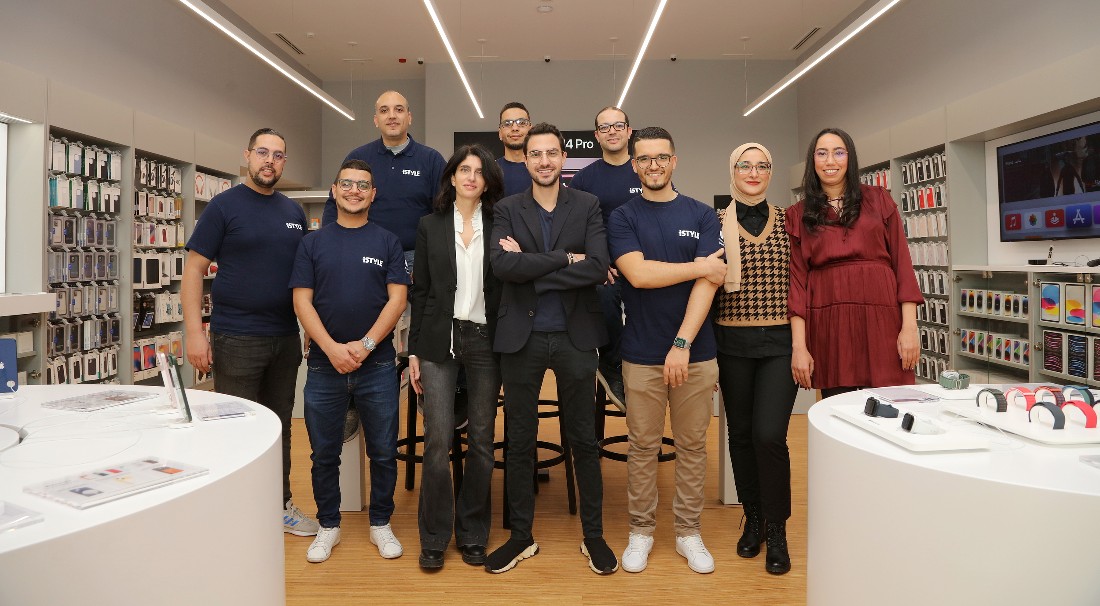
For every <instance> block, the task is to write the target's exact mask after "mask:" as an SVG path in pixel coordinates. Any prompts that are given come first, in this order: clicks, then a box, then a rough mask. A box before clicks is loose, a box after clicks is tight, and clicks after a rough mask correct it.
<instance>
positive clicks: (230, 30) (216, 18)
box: [179, 0, 355, 120]
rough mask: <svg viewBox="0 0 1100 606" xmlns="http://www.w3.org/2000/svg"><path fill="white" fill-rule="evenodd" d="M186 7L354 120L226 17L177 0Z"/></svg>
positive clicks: (197, 3)
mask: <svg viewBox="0 0 1100 606" xmlns="http://www.w3.org/2000/svg"><path fill="white" fill-rule="evenodd" d="M179 1H180V3H182V4H183V5H184V6H186V7H187V8H189V9H191V10H193V11H195V13H196V14H198V15H199V16H200V17H202V18H203V19H205V20H206V21H207V22H208V23H210V25H213V26H214V27H216V28H217V29H219V30H221V32H222V33H223V34H225V35H226V36H229V37H230V38H232V39H233V40H234V41H235V42H237V44H240V45H241V46H243V47H245V48H246V49H248V51H249V52H251V53H252V54H253V55H256V56H257V57H259V58H260V60H261V61H263V62H264V63H267V64H268V65H270V66H271V67H272V68H274V69H275V71H277V72H279V73H280V74H282V75H284V76H286V77H287V78H288V79H289V80H290V81H291V82H293V83H295V84H297V85H298V86H300V87H302V88H303V89H305V90H306V92H308V93H309V94H311V95H313V96H314V97H317V98H318V99H320V100H321V101H322V102H323V103H324V104H325V105H328V106H329V107H331V108H332V109H334V110H336V111H337V112H339V113H340V114H342V115H343V116H344V117H345V118H347V119H348V120H354V119H355V114H354V113H352V111H351V110H350V109H348V108H346V107H344V106H343V105H342V104H341V103H340V102H339V101H337V100H336V99H335V98H334V97H333V96H332V95H329V94H328V93H326V92H325V91H323V90H321V88H320V87H319V86H317V85H316V84H314V83H312V82H310V81H309V80H307V79H306V78H305V77H304V76H302V75H301V74H299V73H298V71H297V70H295V69H294V68H292V67H290V66H289V65H287V64H286V63H284V62H283V61H282V60H281V59H279V58H278V57H276V56H275V55H274V54H272V53H271V51H269V50H267V49H266V48H264V47H263V46H262V45H260V44H259V43H258V42H256V41H255V40H253V39H252V37H251V36H249V35H248V34H246V33H244V31H242V30H241V29H240V28H238V27H237V26H235V25H233V24H232V23H231V22H229V20H228V19H226V18H225V17H223V16H222V15H221V14H219V13H218V12H217V11H215V10H214V9H212V8H210V7H209V6H207V5H206V4H204V3H202V2H200V1H199V0H179Z"/></svg>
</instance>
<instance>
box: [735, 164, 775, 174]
mask: <svg viewBox="0 0 1100 606" xmlns="http://www.w3.org/2000/svg"><path fill="white" fill-rule="evenodd" d="M733 167H734V168H736V169H737V174H739V175H747V174H749V173H751V172H752V171H753V170H755V171H756V173H757V174H760V175H767V174H770V173H771V172H772V165H771V163H770V162H760V163H758V164H752V163H750V162H738V163H737V164H734V165H733Z"/></svg>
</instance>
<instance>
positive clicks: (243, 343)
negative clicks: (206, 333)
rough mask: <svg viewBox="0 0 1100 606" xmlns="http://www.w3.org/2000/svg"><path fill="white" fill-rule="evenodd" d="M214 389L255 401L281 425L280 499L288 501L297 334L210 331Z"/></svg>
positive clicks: (298, 352) (299, 355)
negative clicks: (273, 415) (274, 416)
mask: <svg viewBox="0 0 1100 606" xmlns="http://www.w3.org/2000/svg"><path fill="white" fill-rule="evenodd" d="M210 346H211V348H212V349H213V352H214V391H216V392H218V393H224V394H226V395H230V396H237V397H238V398H244V399H246V400H251V401H253V402H258V403H260V404H262V405H264V406H266V407H267V408H269V409H270V410H271V411H272V412H274V413H275V414H276V415H277V416H278V417H279V422H280V423H281V424H282V426H283V502H284V503H285V502H287V501H289V500H290V496H291V495H290V415H291V413H292V412H294V392H295V390H296V389H297V386H298V366H300V365H301V363H302V341H301V339H300V338H299V337H298V335H287V336H283V337H262V336H239V335H225V334H219V333H212V334H211V335H210Z"/></svg>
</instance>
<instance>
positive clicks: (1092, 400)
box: [1062, 385, 1096, 406]
mask: <svg viewBox="0 0 1100 606" xmlns="http://www.w3.org/2000/svg"><path fill="white" fill-rule="evenodd" d="M1070 392H1073V393H1074V394H1075V395H1077V396H1079V397H1078V398H1077V399H1078V400H1084V402H1085V404H1088V405H1089V406H1096V397H1095V396H1093V395H1092V390H1091V389H1089V388H1088V387H1085V386H1084V385H1066V386H1065V387H1063V388H1062V393H1063V394H1064V395H1065V396H1066V398H1069V397H1070Z"/></svg>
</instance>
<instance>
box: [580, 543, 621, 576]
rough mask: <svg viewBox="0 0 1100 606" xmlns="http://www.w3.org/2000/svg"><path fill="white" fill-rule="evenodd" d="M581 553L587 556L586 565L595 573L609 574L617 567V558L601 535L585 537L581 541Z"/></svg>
mask: <svg viewBox="0 0 1100 606" xmlns="http://www.w3.org/2000/svg"><path fill="white" fill-rule="evenodd" d="M581 553H583V554H584V555H585V556H586V557H588V567H589V568H591V569H592V572H595V573H596V574H611V573H613V572H615V571H616V570H618V569H619V560H617V559H615V553H614V552H613V551H611V548H610V547H608V546H607V541H605V540H603V537H600V538H598V539H585V540H584V542H582V543H581Z"/></svg>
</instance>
